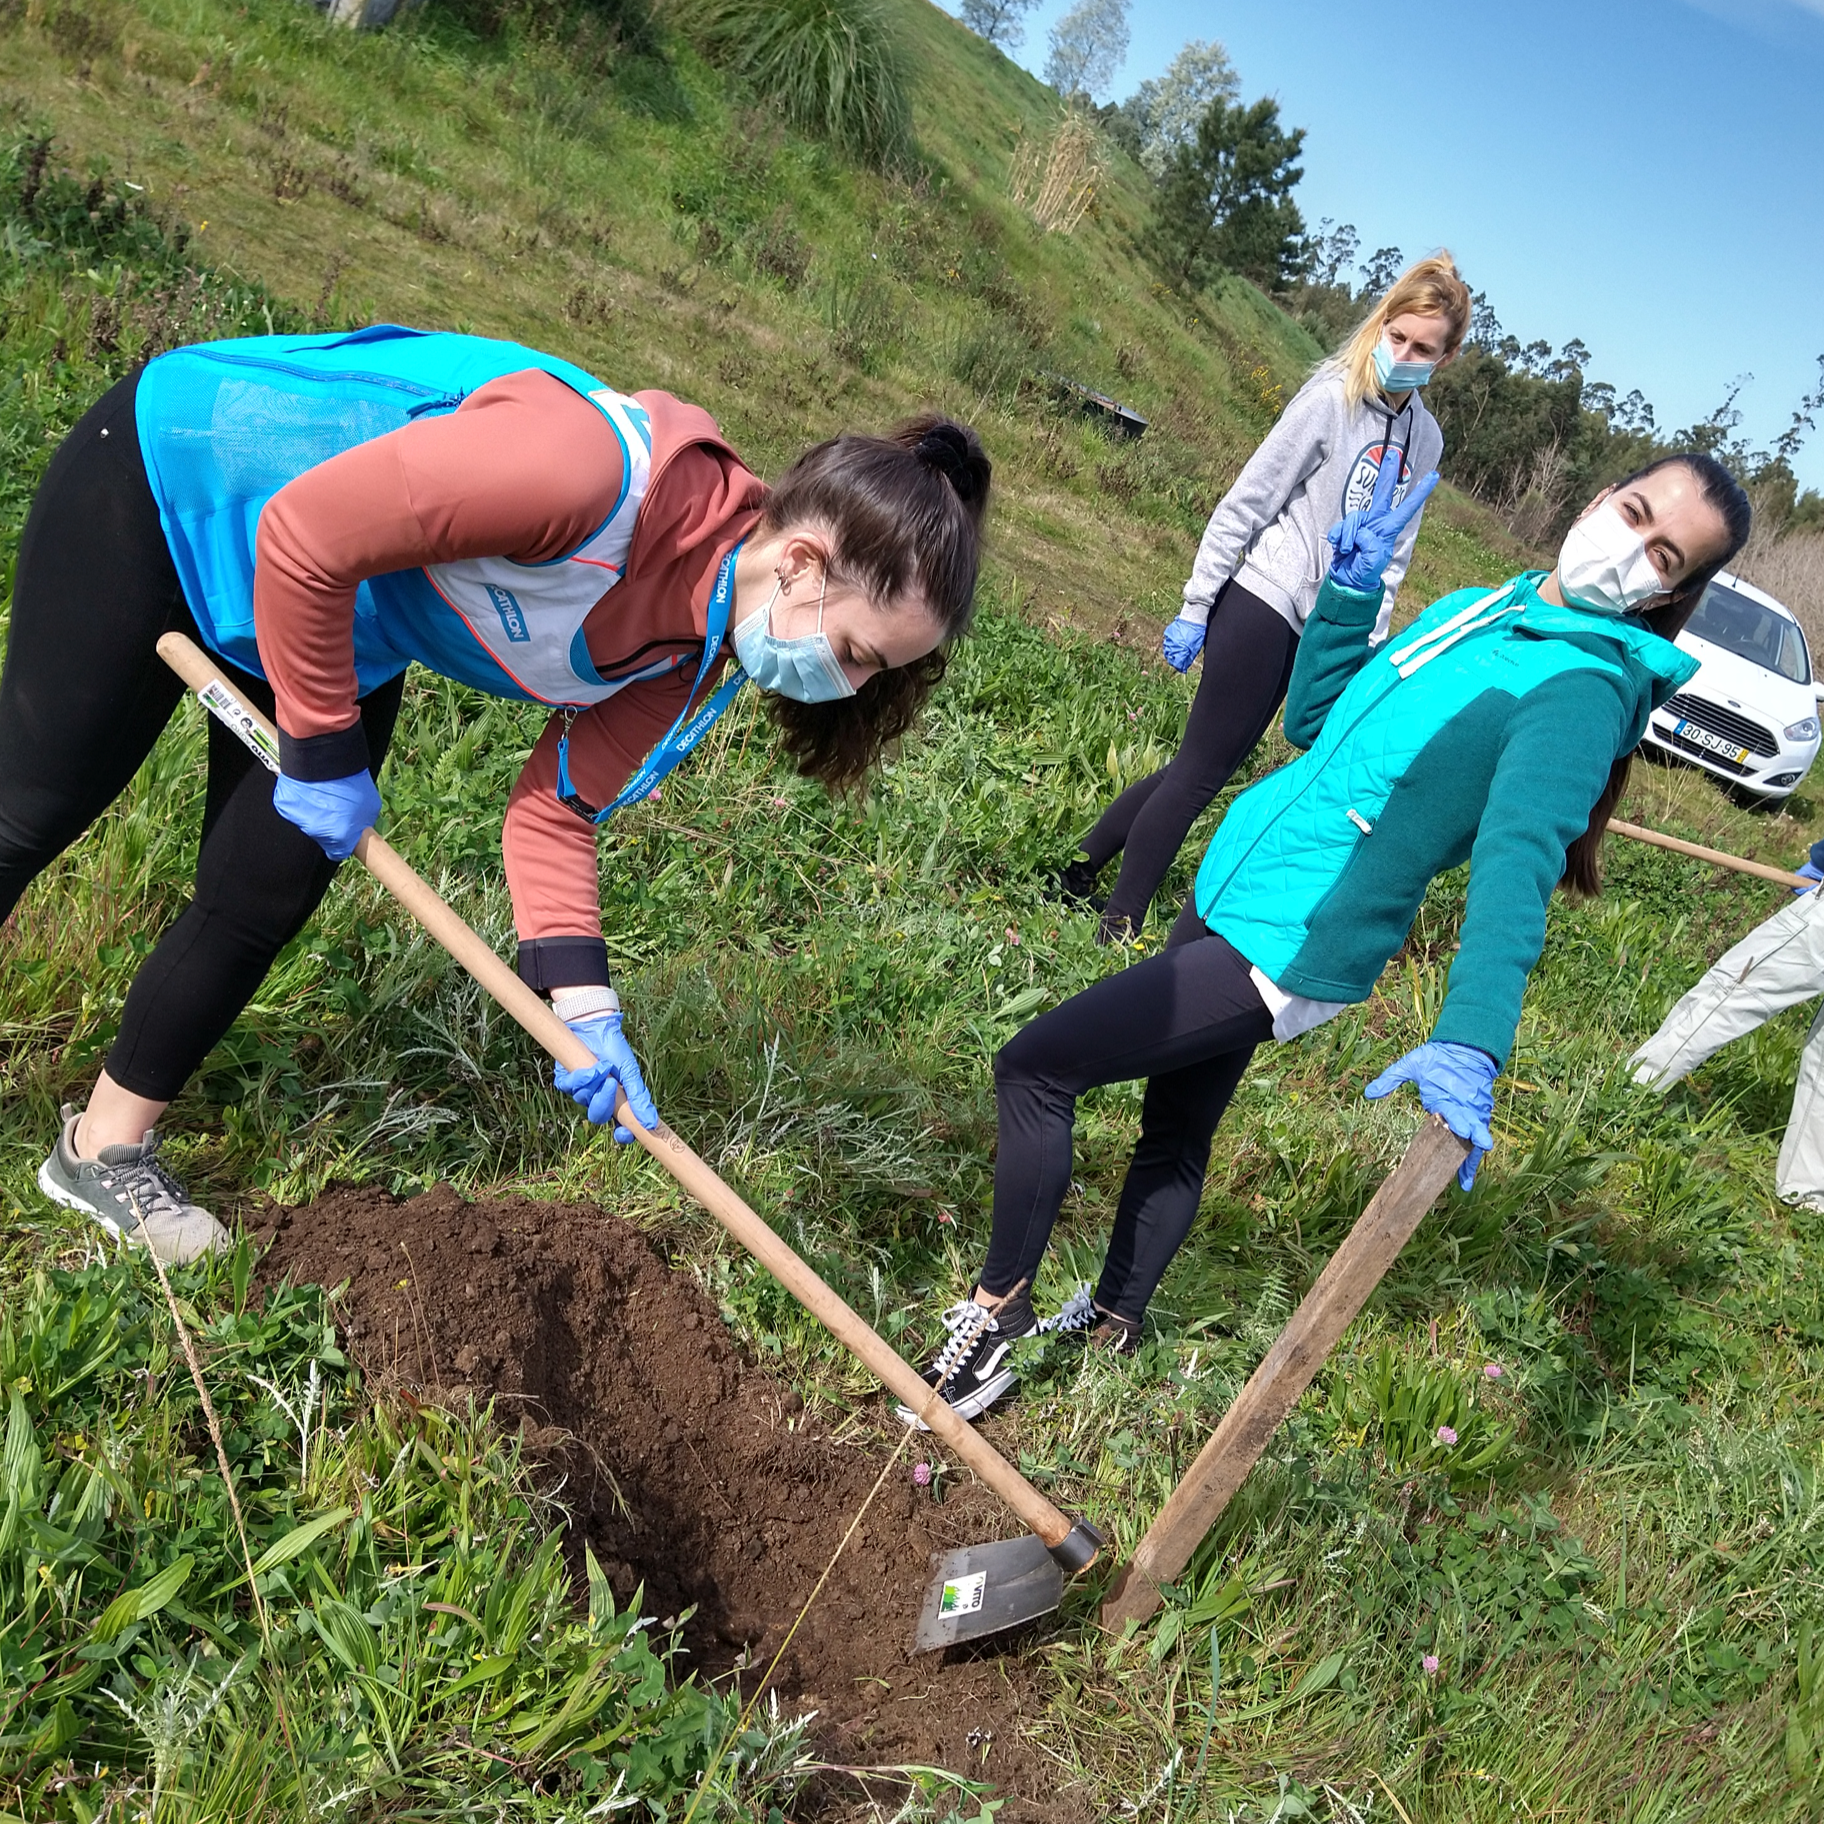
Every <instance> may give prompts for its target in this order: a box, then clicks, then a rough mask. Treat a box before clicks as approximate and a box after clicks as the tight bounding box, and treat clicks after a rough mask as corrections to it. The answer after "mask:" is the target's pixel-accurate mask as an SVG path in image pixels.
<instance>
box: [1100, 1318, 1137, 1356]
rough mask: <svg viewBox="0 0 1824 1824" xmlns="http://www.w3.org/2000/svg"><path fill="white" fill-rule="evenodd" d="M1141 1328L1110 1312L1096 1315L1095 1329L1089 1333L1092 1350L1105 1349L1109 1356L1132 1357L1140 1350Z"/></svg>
mask: <svg viewBox="0 0 1824 1824" xmlns="http://www.w3.org/2000/svg"><path fill="white" fill-rule="evenodd" d="M1140 1331H1141V1326H1140V1325H1139V1324H1136V1323H1132V1322H1130V1321H1129V1320H1128V1319H1127V1318H1125V1317H1117V1316H1116V1315H1115V1314H1114V1312H1112V1311H1098V1312H1097V1313H1096V1323H1095V1328H1094V1329H1092V1330H1091V1331H1090V1333H1089V1346H1090V1347H1091V1348H1092V1349H1106V1350H1107V1351H1108V1352H1109V1354H1110V1355H1134V1354H1137V1353H1138V1352H1139V1348H1140Z"/></svg>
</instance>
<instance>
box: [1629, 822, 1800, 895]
mask: <svg viewBox="0 0 1824 1824" xmlns="http://www.w3.org/2000/svg"><path fill="white" fill-rule="evenodd" d="M1609 828H1610V829H1611V830H1613V831H1614V832H1615V834H1616V835H1617V836H1631V837H1633V839H1634V840H1635V841H1636V842H1649V843H1651V844H1652V845H1653V847H1654V848H1656V849H1670V850H1671V851H1672V853H1673V854H1674V855H1689V856H1690V857H1691V858H1692V859H1693V860H1694V861H1709V862H1714V863H1715V864H1716V866H1717V867H1719V868H1733V869H1734V870H1735V871H1736V873H1738V874H1752V875H1754V876H1755V877H1756V879H1758V880H1777V881H1778V882H1779V883H1780V885H1781V886H1783V887H1803V888H1804V889H1805V890H1806V891H1807V892H1809V891H1810V890H1811V889H1812V888H1813V887H1815V886H1816V885H1817V884H1818V883H1817V882H1816V881H1815V880H1807V879H1806V878H1805V876H1804V875H1803V874H1789V873H1787V871H1786V870H1785V869H1784V868H1775V867H1770V866H1769V865H1768V864H1767V863H1766V862H1764V861H1749V860H1747V859H1746V858H1745V857H1743V856H1741V855H1728V854H1725V853H1724V852H1723V851H1722V850H1721V849H1707V848H1705V847H1704V845H1703V844H1702V843H1701V842H1686V841H1684V840H1683V839H1682V838H1680V837H1677V836H1663V835H1661V834H1660V832H1659V831H1658V830H1649V829H1647V828H1646V827H1645V826H1644V825H1643V824H1638V823H1623V822H1622V820H1621V819H1620V818H1619V817H1611V818H1610V819H1609Z"/></svg>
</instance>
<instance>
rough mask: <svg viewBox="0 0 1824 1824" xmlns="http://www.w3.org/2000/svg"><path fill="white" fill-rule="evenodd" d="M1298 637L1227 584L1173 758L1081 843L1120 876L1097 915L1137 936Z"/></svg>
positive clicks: (1282, 675)
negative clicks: (1115, 863)
mask: <svg viewBox="0 0 1824 1824" xmlns="http://www.w3.org/2000/svg"><path fill="white" fill-rule="evenodd" d="M1297 657H1298V635H1297V634H1296V633H1295V632H1294V631H1293V629H1292V626H1291V624H1290V623H1289V622H1288V621H1287V620H1286V618H1285V616H1284V615H1282V614H1280V613H1278V612H1277V611H1276V610H1275V609H1273V608H1270V607H1268V606H1267V604H1266V603H1265V602H1263V601H1262V600H1261V599H1260V597H1259V596H1257V595H1252V594H1250V593H1249V592H1248V591H1247V590H1246V589H1243V588H1242V587H1241V586H1240V584H1238V583H1235V582H1229V583H1225V584H1224V585H1223V589H1222V593H1221V594H1220V595H1218V596H1217V598H1216V602H1215V605H1214V606H1213V607H1212V608H1211V610H1210V631H1209V637H1208V638H1207V639H1206V640H1205V642H1204V648H1203V677H1202V679H1201V680H1200V681H1199V683H1198V685H1197V695H1196V697H1195V698H1194V699H1193V700H1192V702H1191V713H1190V716H1189V718H1188V720H1187V721H1186V723H1185V726H1184V740H1183V742H1182V744H1181V745H1180V746H1179V749H1178V752H1177V753H1176V754H1174V755H1173V756H1172V758H1171V760H1170V761H1169V762H1168V763H1167V764H1166V765H1164V766H1162V767H1161V768H1160V769H1159V771H1158V772H1156V773H1153V774H1150V775H1149V776H1148V777H1147V778H1145V779H1142V780H1140V781H1139V782H1138V783H1137V784H1134V785H1130V786H1129V787H1128V788H1127V790H1126V791H1124V792H1123V793H1122V794H1121V796H1120V797H1119V798H1117V799H1116V800H1115V801H1114V803H1113V804H1111V805H1110V806H1109V807H1108V809H1107V810H1106V811H1104V812H1103V813H1102V816H1101V818H1100V819H1099V820H1098V822H1097V824H1096V827H1095V828H1094V829H1093V830H1091V831H1090V833H1089V834H1088V835H1087V836H1085V837H1084V838H1083V848H1084V852H1085V853H1086V854H1087V855H1088V856H1089V859H1090V861H1091V862H1092V863H1093V864H1094V865H1095V867H1096V868H1097V869H1098V870H1099V869H1101V868H1103V867H1105V866H1106V865H1107V864H1108V862H1109V861H1110V859H1111V858H1112V857H1114V856H1115V855H1117V854H1119V855H1120V856H1121V872H1120V875H1119V877H1118V878H1117V879H1116V881H1115V890H1114V891H1113V892H1112V893H1111V894H1110V895H1109V896H1108V906H1107V908H1106V910H1105V911H1104V913H1103V921H1104V923H1105V924H1114V923H1116V922H1118V921H1119V920H1121V919H1126V920H1127V921H1128V922H1129V923H1130V924H1131V925H1132V926H1133V927H1134V929H1135V930H1136V931H1138V930H1139V929H1140V927H1141V926H1142V925H1143V924H1144V923H1145V922H1146V913H1147V908H1148V907H1149V906H1150V905H1151V904H1152V903H1153V895H1154V894H1155V893H1157V892H1158V891H1159V883H1160V881H1162V880H1163V879H1164V878H1165V876H1166V870H1167V869H1168V868H1170V867H1171V865H1172V863H1173V861H1174V860H1175V859H1176V858H1177V855H1178V851H1179V849H1181V848H1182V847H1183V846H1184V839H1185V837H1186V836H1188V835H1189V834H1190V830H1191V825H1192V824H1193V823H1195V822H1196V821H1197V819H1198V817H1199V815H1200V814H1201V813H1202V811H1203V809H1204V807H1205V806H1206V805H1207V804H1208V803H1209V802H1210V800H1211V799H1212V798H1214V797H1215V796H1216V794H1217V793H1218V792H1219V791H1221V790H1222V788H1223V787H1224V786H1225V785H1227V784H1228V782H1229V779H1230V776H1231V775H1232V774H1233V773H1234V771H1235V769H1236V768H1237V767H1238V766H1240V764H1241V763H1242V761H1244V760H1245V759H1247V757H1248V755H1249V754H1251V753H1252V752H1253V751H1254V747H1255V744H1256V743H1257V742H1258V741H1259V740H1260V738H1261V736H1262V735H1264V734H1265V733H1266V732H1267V725H1268V723H1270V722H1271V721H1272V720H1273V717H1274V714H1275V713H1276V712H1277V710H1278V709H1279V706H1280V704H1282V703H1283V702H1284V701H1285V700H1286V685H1287V684H1288V683H1289V682H1290V680H1291V677H1292V661H1293V660H1294V659H1295V658H1297Z"/></svg>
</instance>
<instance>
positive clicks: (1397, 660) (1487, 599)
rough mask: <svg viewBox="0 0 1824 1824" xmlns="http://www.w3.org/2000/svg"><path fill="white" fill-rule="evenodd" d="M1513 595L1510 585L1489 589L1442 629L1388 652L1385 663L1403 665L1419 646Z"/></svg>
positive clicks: (1432, 631)
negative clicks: (1396, 650)
mask: <svg viewBox="0 0 1824 1824" xmlns="http://www.w3.org/2000/svg"><path fill="white" fill-rule="evenodd" d="M1512 593H1513V585H1512V584H1511V583H1503V584H1502V585H1501V587H1500V588H1499V589H1491V590H1490V591H1489V592H1488V594H1487V595H1479V596H1477V597H1476V599H1475V600H1474V601H1473V602H1471V603H1470V604H1469V606H1468V607H1467V608H1459V609H1458V610H1457V612H1456V613H1455V614H1453V615H1452V616H1451V617H1450V619H1449V620H1447V621H1446V622H1445V623H1444V625H1443V626H1442V627H1434V628H1432V630H1431V631H1430V632H1429V633H1422V634H1420V635H1419V637H1418V638H1417V639H1416V640H1414V641H1412V643H1411V644H1410V645H1407V646H1402V647H1401V648H1400V649H1399V651H1398V652H1390V653H1389V654H1388V655H1387V662H1388V664H1390V665H1401V664H1404V663H1405V661H1406V660H1407V659H1409V658H1410V657H1411V656H1412V655H1413V654H1414V653H1415V652H1417V651H1418V649H1419V648H1420V647H1421V646H1427V645H1429V644H1430V643H1431V642H1432V641H1433V640H1441V639H1443V638H1444V636H1445V635H1446V634H1448V633H1452V632H1454V631H1455V630H1456V629H1457V628H1458V627H1461V626H1462V625H1463V623H1464V622H1465V621H1467V620H1472V619H1473V618H1474V617H1475V616H1476V615H1478V614H1480V613H1481V612H1482V610H1483V609H1484V608H1487V607H1488V606H1489V605H1490V604H1491V603H1494V602H1498V601H1500V599H1501V598H1502V597H1503V596H1504V595H1511V594H1512Z"/></svg>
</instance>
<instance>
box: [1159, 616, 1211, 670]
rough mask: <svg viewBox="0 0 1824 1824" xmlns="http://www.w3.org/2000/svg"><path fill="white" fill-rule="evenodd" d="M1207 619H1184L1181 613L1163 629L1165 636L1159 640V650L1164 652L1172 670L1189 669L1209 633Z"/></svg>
mask: <svg viewBox="0 0 1824 1824" xmlns="http://www.w3.org/2000/svg"><path fill="white" fill-rule="evenodd" d="M1209 631H1210V628H1209V623H1208V622H1207V621H1191V620H1186V619H1185V617H1184V616H1183V615H1182V614H1181V615H1179V617H1178V618H1177V620H1175V621H1173V622H1172V624H1171V625H1170V626H1169V627H1168V628H1166V630H1165V638H1164V639H1163V640H1161V641H1160V642H1159V650H1160V651H1161V652H1163V653H1164V654H1165V662H1166V664H1168V665H1169V666H1171V668H1172V669H1173V670H1174V671H1189V670H1190V668H1191V661H1192V660H1193V659H1194V658H1196V656H1197V655H1198V653H1200V652H1201V651H1202V650H1203V642H1204V640H1205V638H1206V637H1207V635H1208V634H1209Z"/></svg>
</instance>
